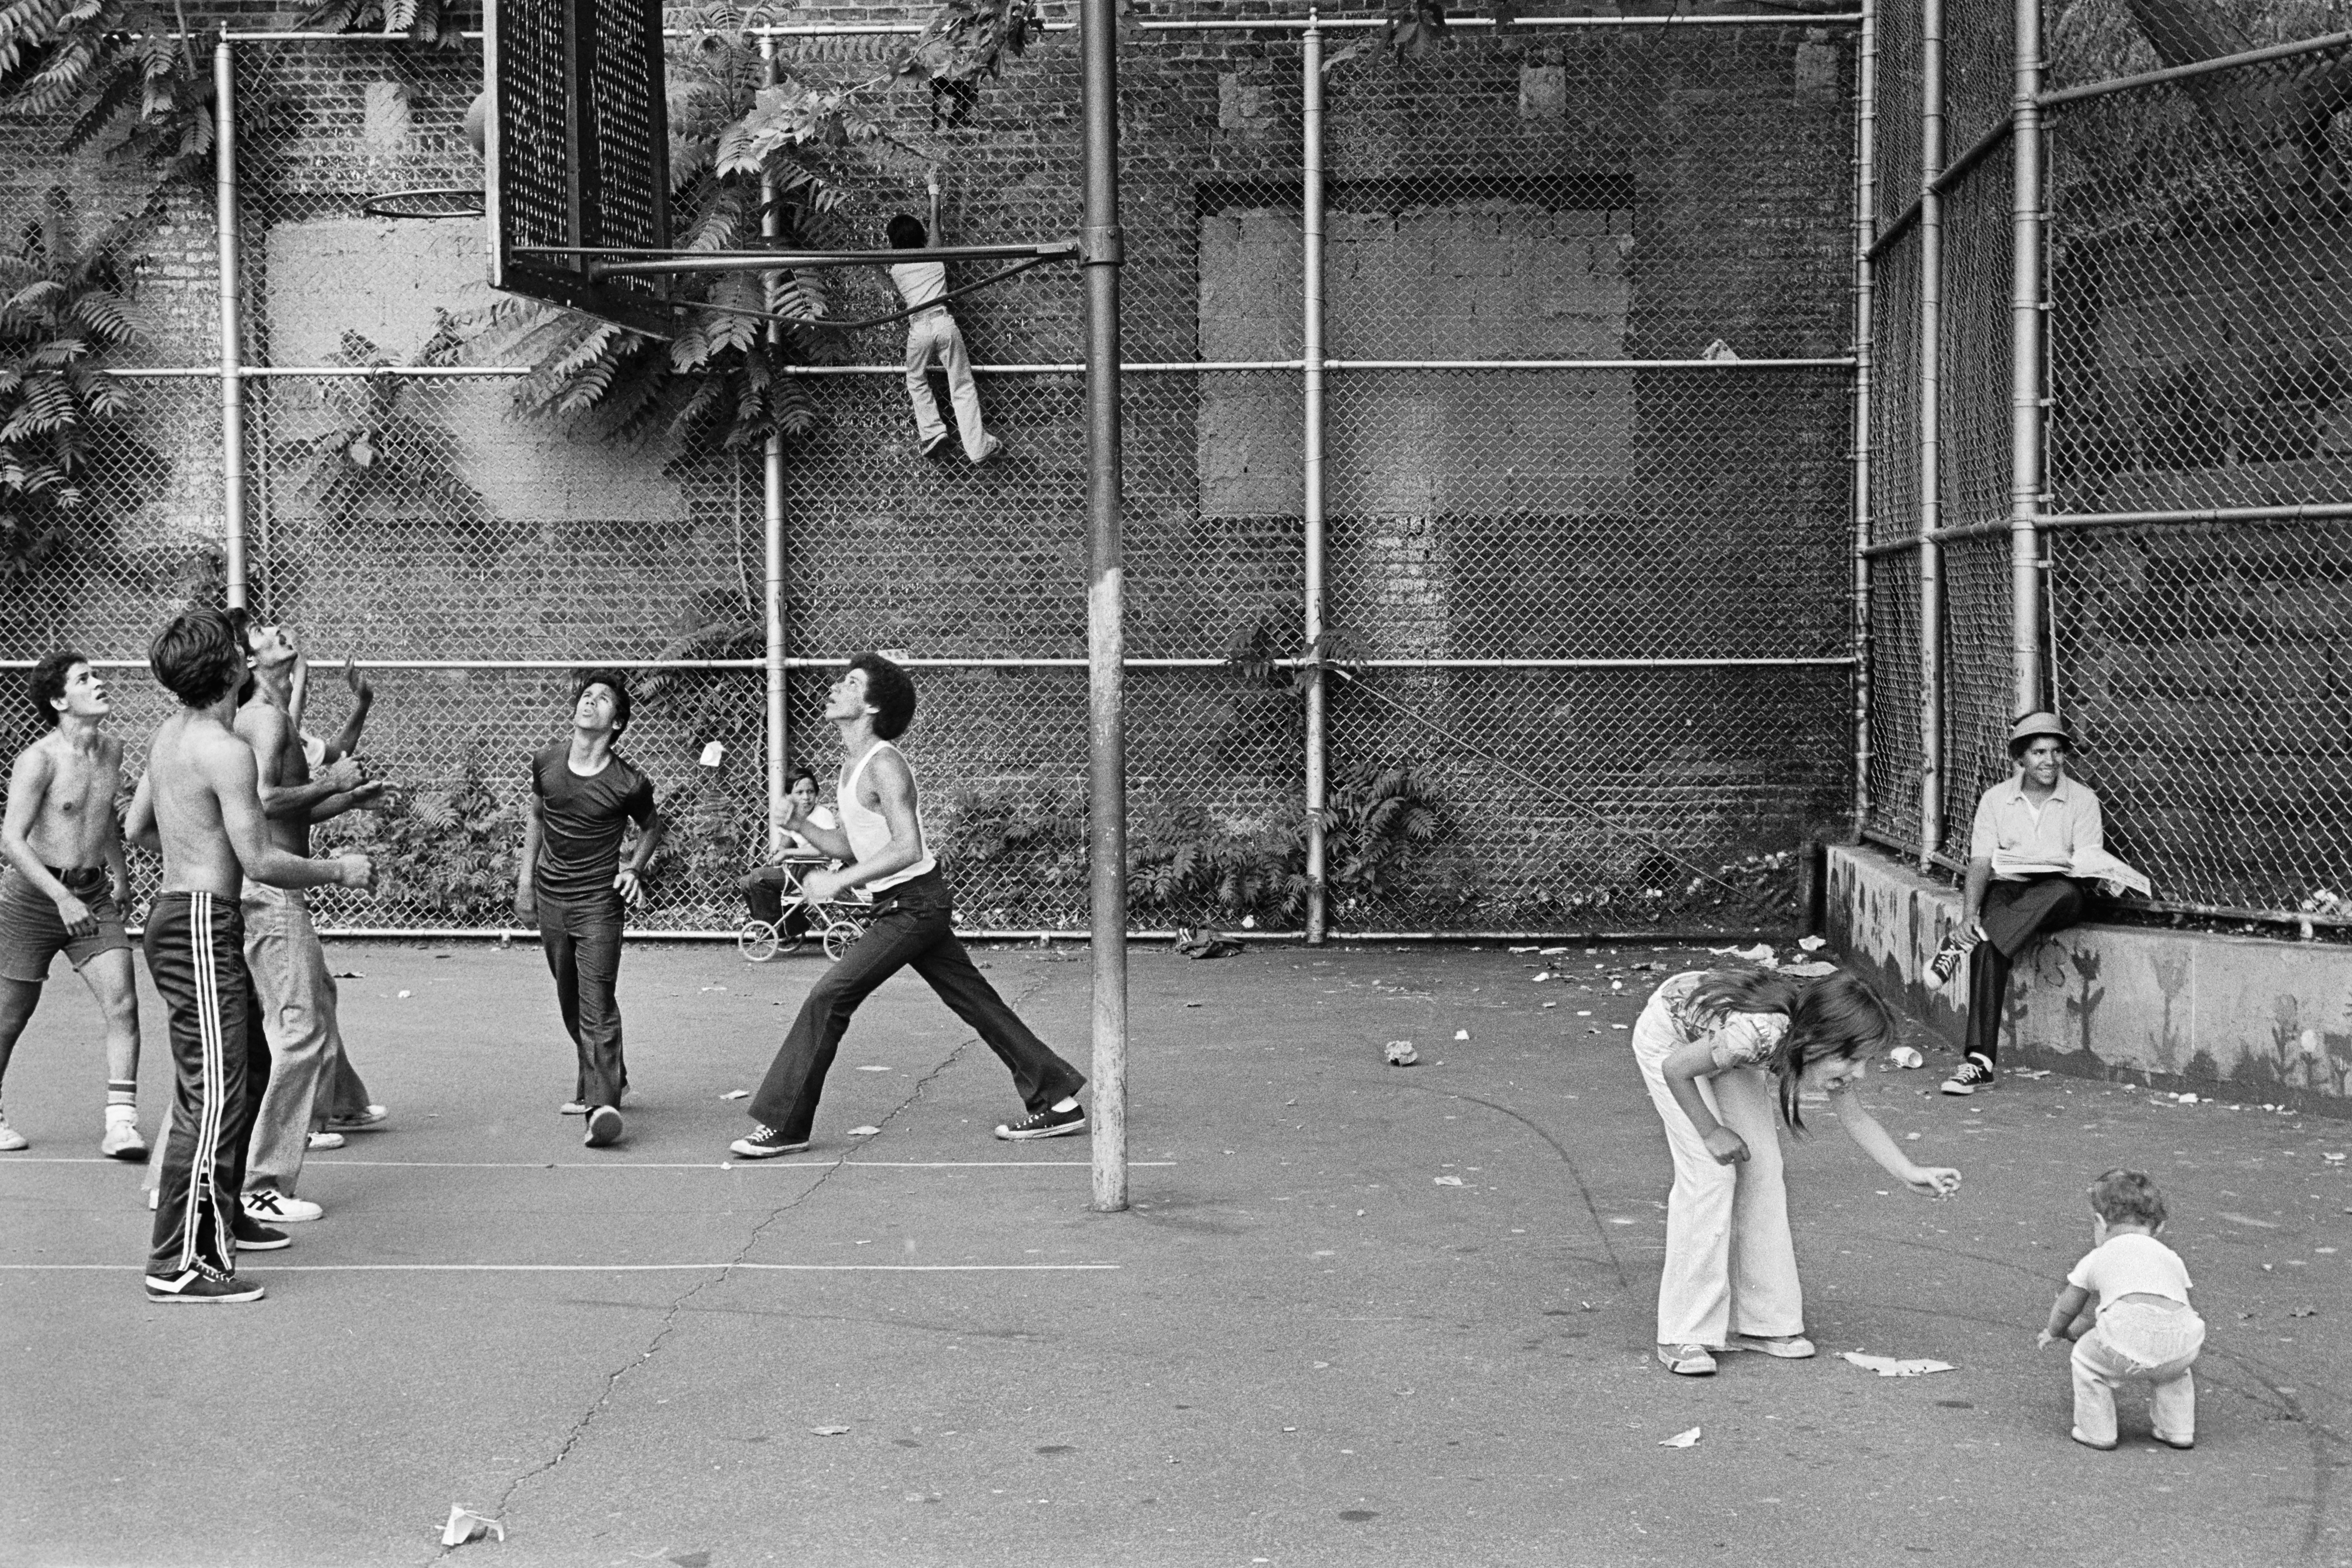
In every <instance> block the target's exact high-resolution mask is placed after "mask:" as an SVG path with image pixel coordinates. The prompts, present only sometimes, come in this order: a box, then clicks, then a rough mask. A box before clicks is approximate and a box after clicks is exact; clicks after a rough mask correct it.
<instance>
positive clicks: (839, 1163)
mask: <svg viewBox="0 0 2352 1568" xmlns="http://www.w3.org/2000/svg"><path fill="white" fill-rule="evenodd" d="M1049 978H1051V977H1050V976H1047V975H1042V974H1041V975H1038V976H1036V977H1035V978H1034V980H1033V981H1032V982H1031V983H1030V984H1028V985H1025V986H1024V987H1023V988H1022V990H1021V992H1020V994H1018V995H1015V996H1013V997H1010V998H1008V999H1007V1003H1006V1005H1008V1006H1011V1007H1012V1008H1013V1010H1014V1011H1015V1012H1018V1011H1019V1010H1020V1006H1021V1004H1023V1003H1024V1002H1026V1001H1028V1000H1029V998H1030V997H1032V996H1034V995H1035V994H1037V992H1038V991H1040V990H1041V989H1043V988H1044V986H1045V983H1046V981H1047V980H1048V979H1049ZM979 1039H980V1037H979V1036H978V1035H970V1036H967V1037H964V1038H963V1039H961V1040H959V1041H957V1042H956V1044H955V1047H954V1048H953V1049H951V1050H950V1051H949V1052H948V1054H947V1055H946V1056H945V1057H943V1058H940V1063H939V1065H938V1066H936V1067H934V1068H931V1069H930V1070H929V1072H926V1073H925V1074H923V1076H922V1077H921V1078H919V1079H916V1080H915V1084H914V1087H913V1088H912V1089H908V1091H907V1095H906V1098H905V1099H903V1100H900V1101H899V1102H898V1104H897V1105H894V1106H892V1107H891V1108H890V1110H889V1112H888V1113H887V1115H885V1116H884V1117H883V1118H882V1121H881V1122H880V1127H881V1128H882V1130H883V1131H887V1130H888V1128H889V1126H890V1123H891V1122H893V1121H897V1120H898V1116H899V1115H900V1113H902V1112H904V1111H906V1110H909V1109H911V1108H912V1107H913V1106H914V1105H915V1103H916V1102H917V1101H918V1100H921V1099H922V1098H923V1091H924V1090H925V1089H929V1087H930V1086H931V1084H932V1083H933V1082H935V1081H936V1080H937V1079H939V1078H940V1075H941V1074H943V1073H945V1072H946V1071H947V1070H948V1069H949V1068H952V1067H953V1066H955V1064H956V1063H957V1062H958V1061H959V1060H961V1058H962V1057H963V1054H964V1052H965V1051H966V1050H967V1049H969V1048H970V1047H971V1046H972V1045H974V1044H976V1043H977V1042H978V1041H979ZM879 1135H880V1134H879V1133H877V1135H876V1136H877V1138H878V1137H879ZM872 1142H875V1140H874V1139H860V1140H858V1141H857V1142H855V1143H852V1144H851V1145H850V1146H849V1147H847V1148H845V1149H844V1150H843V1151H842V1152H841V1156H840V1157H839V1158H838V1159H836V1160H835V1161H834V1162H833V1163H831V1164H830V1165H827V1166H826V1167H825V1168H824V1172H823V1173H821V1174H819V1175H818V1177H817V1179H816V1180H815V1181H814V1182H811V1183H810V1184H808V1186H807V1187H806V1188H805V1189H803V1191H802V1192H800V1193H798V1194H794V1195H793V1197H791V1198H789V1199H787V1200H785V1201H784V1202H783V1203H782V1204H779V1205H777V1206H776V1207H775V1208H773V1209H772V1210H771V1211H769V1213H768V1215H767V1217H765V1218H764V1219H762V1220H761V1221H760V1223H759V1224H758V1225H755V1226H752V1227H751V1232H750V1234H748V1235H747V1236H745V1237H744V1238H743V1245H742V1246H740V1247H737V1248H736V1249H735V1252H734V1255H733V1256H732V1257H730V1258H728V1259H727V1261H726V1262H724V1263H721V1264H719V1265H718V1266H717V1267H716V1268H714V1269H713V1270H712V1272H711V1273H710V1274H709V1277H708V1278H705V1279H698V1280H697V1281H695V1283H693V1284H692V1285H690V1286H688V1287H687V1288H686V1289H684V1290H682V1291H680V1292H679V1293H678V1294H677V1297H676V1299H674V1300H671V1301H670V1303H669V1304H668V1305H667V1307H666V1308H664V1309H663V1310H662V1318H661V1321H660V1322H658V1323H656V1324H655V1325H654V1328H653V1331H652V1333H651V1334H650V1335H649V1336H648V1337H647V1339H646V1342H645V1347H644V1348H643V1349H641V1350H640V1351H638V1352H637V1353H636V1355H635V1358H633V1359H632V1360H630V1361H628V1362H626V1363H624V1364H623V1365H621V1366H618V1367H615V1368H614V1370H612V1371H611V1372H608V1373H605V1374H604V1387H603V1388H602V1389H601V1390H599V1391H598V1393H597V1394H596V1397H595V1399H594V1400H593V1402H592V1403H591V1404H590V1405H589V1406H588V1408H587V1409H586V1410H584V1411H583V1412H581V1414H580V1416H579V1418H578V1419H577V1420H575V1421H573V1422H572V1426H571V1427H570V1429H569V1430H567V1431H566V1432H565V1433H564V1435H563V1440H562V1443H560V1444H558V1445H557V1447H556V1450H555V1452H554V1453H553V1454H552V1455H551V1456H550V1457H549V1458H546V1459H545V1460H543V1461H541V1463H539V1464H537V1465H534V1466H532V1467H531V1468H530V1469H528V1470H525V1471H523V1472H522V1473H521V1474H520V1475H518V1476H516V1477H515V1478H514V1479H512V1480H511V1481H509V1482H508V1483H507V1488H506V1490H504V1491H503V1492H501V1493H499V1500H498V1502H497V1504H496V1505H495V1511H493V1512H491V1513H489V1514H488V1515H486V1516H483V1517H487V1518H490V1519H496V1520H500V1521H503V1520H504V1519H505V1518H506V1514H507V1510H508V1509H509V1507H511V1506H512V1504H513V1502H514V1500H515V1497H516V1495H517V1494H518V1493H520V1491H521V1490H522V1489H523V1488H525V1487H527V1486H529V1485H530V1483H531V1482H532V1481H534V1480H537V1479H539V1478H540V1477H541V1476H543V1475H546V1474H547V1473H548V1472H549V1471H551V1470H552V1469H554V1468H556V1467H557V1466H559V1465H561V1464H562V1463H563V1461H564V1460H565V1459H567V1458H571V1456H572V1450H573V1449H574V1448H577V1447H579V1446H580V1444H581V1442H582V1440H583V1439H584V1438H585V1437H586V1436H588V1432H589V1429H590V1428H591V1427H592V1426H594V1425H595V1423H596V1419H597V1417H598V1416H600V1415H604V1412H605V1411H606V1410H608V1409H610V1408H611V1407H612V1403H613V1395H614V1393H615V1392H616V1391H617V1390H618V1389H619V1388H620V1385H621V1380H622V1379H623V1378H625V1377H626V1376H628V1375H629V1374H630V1373H633V1372H635V1371H637V1370H638V1369H639V1368H641V1367H643V1366H644V1365H645V1364H646V1363H647V1362H649V1361H651V1360H653V1358H654V1357H655V1355H656V1354H657V1353H658V1352H660V1350H661V1348H662V1345H663V1343H664V1342H666V1341H667V1340H668V1338H669V1336H670V1334H671V1332H672V1331H674V1330H675V1329H676V1328H677V1325H678V1322H679V1321H680V1320H681V1319H682V1318H683V1317H684V1315H685V1314H686V1312H687V1310H688V1304H689V1303H690V1302H692V1301H693V1300H694V1299H695V1297H697V1296H698V1295H700V1294H701V1293H702V1292H703V1291H705V1290H707V1289H710V1288H711V1287H712V1286H714V1285H720V1284H724V1283H725V1282H726V1281H727V1279H729V1278H730V1276H732V1275H733V1273H734V1272H735V1266H736V1265H737V1264H739V1263H740V1262H742V1261H743V1260H744V1258H747V1257H749V1256H750V1255H751V1250H752V1249H753V1248H754V1247H758V1246H759V1244H760V1238H761V1237H762V1236H764V1235H766V1233H767V1230H768V1227H769V1226H772V1225H774V1224H775V1223H776V1222H777V1221H778V1220H780V1219H782V1218H783V1217H784V1216H785V1215H788V1214H790V1213H792V1211H793V1210H794V1209H796V1208H799V1207H800V1206H801V1205H803V1204H805V1203H807V1202H808V1201H809V1200H810V1199H811V1198H813V1197H814V1196H816V1194H818V1193H820V1192H822V1191H823V1190H824V1187H825V1185H826V1184H828V1183H830V1182H831V1181H832V1180H833V1178H834V1177H835V1175H837V1174H839V1173H841V1171H842V1170H843V1169H844V1168H845V1166H846V1165H847V1164H848V1163H849V1157H850V1155H851V1154H853V1153H855V1152H857V1151H858V1150H859V1149H861V1148H864V1147H866V1146H867V1145H869V1144H871V1143H872ZM468 1511H469V1512H470V1511H473V1510H468ZM436 1547H437V1549H436V1551H435V1552H434V1554H433V1555H432V1557H431V1558H429V1559H427V1561H428V1562H430V1563H440V1562H444V1561H446V1560H447V1558H448V1556H449V1553H450V1552H454V1551H456V1550H457V1548H456V1547H454V1546H437V1543H436Z"/></svg>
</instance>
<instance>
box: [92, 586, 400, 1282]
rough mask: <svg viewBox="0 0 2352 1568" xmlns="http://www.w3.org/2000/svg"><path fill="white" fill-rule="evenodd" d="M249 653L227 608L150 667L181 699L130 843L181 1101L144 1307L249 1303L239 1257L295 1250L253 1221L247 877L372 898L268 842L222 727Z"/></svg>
mask: <svg viewBox="0 0 2352 1568" xmlns="http://www.w3.org/2000/svg"><path fill="white" fill-rule="evenodd" d="M246 657H247V650H246V647H245V641H244V639H243V638H242V637H239V636H238V635H237V632H236V626H233V625H231V624H230V622H229V619H228V617H227V616H225V615H223V614H222V613H221V612H219V611H218V610H191V611H189V612H188V613H187V614H185V615H184V616H180V617H178V618H177V619H175V620H174V621H173V622H172V624H171V625H169V626H165V627H164V628H163V631H162V632H161V633H159V634H158V635H157V636H156V638H155V640H154V642H153V643H152V645H150V647H149V648H148V650H147V662H148V664H149V666H150V667H151V668H153V670H154V671H155V679H157V680H159V681H161V682H163V686H164V687H165V688H166V689H168V690H170V691H171V693H172V694H173V696H175V697H177V698H178V699H179V700H180V704H181V706H180V710H179V711H178V712H176V713H174V714H173V715H172V716H171V717H170V718H168V719H166V720H164V721H163V723H162V724H161V725H160V726H158V727H157V729H156V731H155V739H154V742H153V743H152V745H151V746H150V747H149V748H148V752H147V775H146V776H145V777H144V778H142V779H141V780H140V781H139V793H138V794H137V795H135V796H133V797H132V799H131V816H130V820H129V821H128V822H127V823H126V824H125V828H124V832H125V836H126V837H128V838H129V839H130V840H131V842H132V843H134V844H145V843H153V842H160V843H161V846H162V848H163V889H162V891H160V892H159V893H157V894H156V897H155V902H154V904H153V905H152V907H151V908H150V909H149V910H148V911H147V935H146V949H147V973H148V974H149V975H150V976H151V977H152V979H153V980H154V982H155V989H156V990H157V991H159V992H161V993H162V994H163V1005H164V1008H165V1011H166V1015H167V1019H168V1022H169V1026H170V1031H171V1040H172V1063H173V1069H174V1077H175V1079H176V1083H175V1086H174V1087H175V1093H174V1095H173V1104H172V1126H171V1131H170V1133H169V1142H168V1144H167V1146H166V1147H165V1150H164V1152H163V1168H162V1172H161V1180H160V1184H159V1187H160V1192H159V1201H158V1203H157V1204H156V1207H155V1229H154V1239H153V1244H152V1247H151V1248H150V1251H149V1254H148V1260H147V1299H148V1300H151V1301H163V1302H172V1301H189V1302H215V1301H256V1300H260V1299H261V1287H260V1286H259V1285H257V1284H253V1283H251V1282H249V1281H246V1280H240V1279H237V1277H236V1249H237V1248H238V1247H240V1246H244V1247H255V1246H259V1247H283V1246H284V1245H286V1236H285V1233H284V1232H282V1231H278V1230H272V1229H270V1228H269V1227H268V1226H261V1225H258V1224H257V1223H256V1222H255V1221H253V1220H251V1219H249V1218H248V1217H247V1215H246V1214H245V1212H244V1209H243V1208H242V1206H241V1205H240V1204H239V1202H238V1194H240V1192H241V1191H242V1190H243V1187H244V1184H245V1150H246V1139H247V1136H248V1135H249V1133H250V1131H251V1130H252V1121H253V1112H254V1110H255V1107H256V1103H257V1100H258V1099H259V1097H260V1092H261V1090H262V1089H264V1087H265V1086H266V1085H267V1084H268V1078H269V1054H268V1049H267V1047H265V1046H264V1044H263V1042H262V1039H261V1030H260V1028H259V1026H258V1023H257V1020H256V1019H254V1018H253V1016H252V1013H253V992H252V984H251V982H250V980H249V979H248V978H247V973H246V968H245V952H244V950H245V921H244V917H243V915H242V913H241V911H240V910H239V907H238V898H239V895H240V894H241V893H242V891H243V889H244V886H245V882H246V880H247V879H248V878H250V879H252V880H254V881H257V882H264V883H268V885H269V886H271V887H274V888H320V887H326V886H329V885H334V886H339V887H345V888H371V887H373V886H374V884H375V870H374V868H373V867H372V866H370V865H369V864H368V859H367V857H366V856H364V855H344V856H340V857H337V858H332V859H320V860H310V859H305V858H302V857H300V856H299V855H295V854H292V853H290V852H289V851H288V850H286V849H284V848H282V847H279V846H278V845H277V844H276V843H274V842H272V841H271V838H270V836H269V830H268V819H267V818H265V817H264V816H263V815H262V809H261V796H260V793H259V782H260V770H259V767H258V766H257V763H256V762H255V760H254V755H253V749H252V748H251V747H250V746H248V745H247V744H246V743H245V742H243V741H241V740H239V739H237V736H236V731H234V730H232V729H230V728H229V724H230V722H231V721H232V720H234V719H235V718H236V694H237V688H238V687H239V686H240V685H241V684H243V682H244V680H245V676H246Z"/></svg>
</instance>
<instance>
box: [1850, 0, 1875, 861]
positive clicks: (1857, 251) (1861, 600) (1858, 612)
mask: <svg viewBox="0 0 2352 1568" xmlns="http://www.w3.org/2000/svg"><path fill="white" fill-rule="evenodd" d="M1877 133H1878V16H1877V0H1863V7H1862V35H1861V37H1860V40H1859V42H1858V44H1857V46H1856V50H1855V58H1854V136H1853V146H1854V153H1853V653H1854V680H1853V820H1854V825H1855V826H1857V827H1859V826H1861V825H1862V824H1863V823H1865V822H1867V821H1869V820H1870V677H1871V668H1870V629H1871V628H1870V586H1871V584H1870V563H1871V555H1870V530H1871V522H1872V514H1871V493H1870V486H1871V456H1872V453H1871V444H1872V441H1873V440H1874V437H1875V436H1876V434H1877V432H1876V431H1875V430H1874V428H1873V427H1872V425H1871V418H1872V404H1871V394H1872V392H1873V390H1874V386H1873V382H1872V375H1871V372H1872V368H1873V367H1872V355H1873V349H1872V342H1871V336H1872V333H1873V331H1874V323H1873V321H1872V309H1873V305H1874V298H1875V296H1874V293H1873V288H1874V283H1875V279H1874V276H1873V270H1872V265H1871V248H1872V245H1873V242H1874V237H1875V236H1874V231H1875V229H1876V228H1877V225H1878V149H1877V145H1876V137H1877Z"/></svg>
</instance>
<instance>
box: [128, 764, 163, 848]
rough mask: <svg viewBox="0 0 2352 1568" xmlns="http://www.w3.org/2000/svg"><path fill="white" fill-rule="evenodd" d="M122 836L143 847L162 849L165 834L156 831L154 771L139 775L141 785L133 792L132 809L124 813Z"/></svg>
mask: <svg viewBox="0 0 2352 1568" xmlns="http://www.w3.org/2000/svg"><path fill="white" fill-rule="evenodd" d="M122 837H123V838H124V840H125V841H126V842H129V843H131V844H136V845H137V846H139V847H140V848H142V849H161V848H162V847H163V835H162V834H160V833H158V832H157V831H155V790H154V777H153V775H152V773H142V774H140V775H139V787H138V788H137V789H135V790H133V791H131V809H130V810H129V811H127V812H125V813H123V815H122Z"/></svg>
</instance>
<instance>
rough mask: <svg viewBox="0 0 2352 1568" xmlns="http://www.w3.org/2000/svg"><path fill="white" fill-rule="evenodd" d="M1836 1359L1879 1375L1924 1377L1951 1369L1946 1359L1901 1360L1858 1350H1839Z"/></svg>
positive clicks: (1950, 1364)
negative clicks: (1866, 1353) (1865, 1353)
mask: <svg viewBox="0 0 2352 1568" xmlns="http://www.w3.org/2000/svg"><path fill="white" fill-rule="evenodd" d="M1838 1359H1840V1360H1841V1361H1850V1362H1852V1363H1853V1364H1854V1365H1856V1366H1858V1367H1862V1368H1864V1369H1865V1370H1867V1371H1870V1372H1874V1373H1877V1374H1878V1375H1879V1376H1881V1377H1925V1376H1927V1374H1928V1373H1931V1372H1949V1371H1951V1370H1952V1363H1950V1362H1948V1361H1926V1360H1918V1361H1901V1360H1898V1359H1896V1358H1895V1357H1894V1356H1890V1355H1864V1354H1863V1353H1862V1352H1860V1351H1840V1352H1838Z"/></svg>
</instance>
